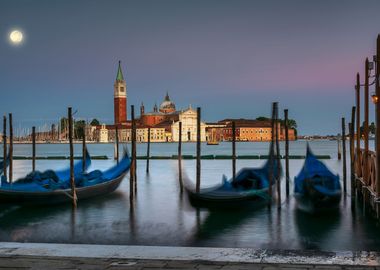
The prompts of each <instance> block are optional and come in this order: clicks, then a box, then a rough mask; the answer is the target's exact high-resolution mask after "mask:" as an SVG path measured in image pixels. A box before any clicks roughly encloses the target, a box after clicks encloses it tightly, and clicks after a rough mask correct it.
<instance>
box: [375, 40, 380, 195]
mask: <svg viewBox="0 0 380 270" xmlns="http://www.w3.org/2000/svg"><path fill="white" fill-rule="evenodd" d="M376 45H377V50H376V65H377V67H376V96H377V98H378V101H377V102H376V127H377V128H376V147H375V148H376V168H377V170H376V195H377V196H378V197H379V196H380V103H379V99H380V82H379V80H380V35H378V36H377V44H376Z"/></svg>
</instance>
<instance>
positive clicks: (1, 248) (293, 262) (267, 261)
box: [0, 243, 380, 270]
mask: <svg viewBox="0 0 380 270" xmlns="http://www.w3.org/2000/svg"><path fill="white" fill-rule="evenodd" d="M0 269H39V270H43V269H81V270H82V269H83V270H88V269H94V270H97V269H111V270H122V269H144V270H148V269H151V270H153V269H222V270H239V269H241V270H244V269H252V270H256V269H260V270H271V269H273V270H275V269H288V270H289V269H298V270H301V269H347V270H348V269H379V270H380V253H378V252H321V251H313V252H312V251H276V250H262V249H250V248H193V247H157V246H115V245H75V244H39V243H38V244H31V243H0Z"/></svg>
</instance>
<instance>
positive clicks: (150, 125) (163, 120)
mask: <svg viewBox="0 0 380 270" xmlns="http://www.w3.org/2000/svg"><path fill="white" fill-rule="evenodd" d="M127 108H128V107H127V84H126V81H125V79H124V75H123V72H122V69H121V63H120V61H119V65H118V70H117V75H116V80H115V83H114V123H112V124H105V123H103V124H99V125H91V124H85V133H86V140H88V141H94V142H101V143H107V142H113V141H115V138H116V136H115V135H116V130H118V132H119V134H118V137H119V140H120V141H122V142H127V141H130V140H131V137H132V136H131V127H132V122H131V120H128V119H127V115H128V114H127ZM66 122H67V119H66ZM180 122H181V123H182V141H183V142H194V141H196V139H197V112H196V110H194V109H193V108H192V107H191V106H188V108H186V109H180V110H178V109H177V108H176V105H175V103H174V102H173V101H172V100H171V99H170V97H169V94H168V93H166V95H165V97H164V100H163V101H162V103H161V104H160V106H157V104H155V105H154V107H153V108H152V110H151V111H148V112H147V111H146V110H145V106H144V104H141V106H140V110H139V114H138V116H137V117H136V133H137V136H136V139H137V141H138V142H147V141H148V134H149V130H150V141H151V142H178V141H179V123H180ZM232 122H235V131H236V132H235V134H236V140H237V141H270V140H271V136H272V129H271V123H270V121H268V120H266V121H259V120H253V119H224V120H221V121H218V122H215V123H209V122H204V121H201V125H200V126H201V141H202V142H206V141H207V142H208V141H212V142H215V141H231V140H232ZM67 125H68V123H66V124H63V122H62V121H60V123H59V124H58V125H55V124H53V125H52V126H51V130H49V131H40V130H39V131H37V133H36V138H37V141H49V142H54V141H66V140H67V139H68V130H67ZM276 128H277V130H278V134H279V139H280V140H284V139H285V130H284V127H283V126H281V124H280V123H278V124H277V126H276ZM45 130H46V129H45ZM76 130H77V129H76V128H74V133H75V131H76ZM81 130H82V132H83V129H81ZM74 135H75V138H80V137H81V136H80V135H78V134H74ZM31 137H32V136H31V134H30V133H27V135H26V136H25V137H20V138H18V140H20V141H30V140H31ZM1 139H2V138H0V140H1ZM289 139H290V140H295V139H296V131H295V130H294V129H289ZM16 140H17V139H16Z"/></svg>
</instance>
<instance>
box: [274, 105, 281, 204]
mask: <svg viewBox="0 0 380 270" xmlns="http://www.w3.org/2000/svg"><path fill="white" fill-rule="evenodd" d="M274 105H275V119H276V127H275V130H276V133H275V134H276V136H275V139H276V187H277V208H278V209H280V208H281V181H280V180H281V179H280V175H281V167H280V162H281V160H280V143H279V134H278V131H279V124H280V122H279V121H278V102H275V103H274Z"/></svg>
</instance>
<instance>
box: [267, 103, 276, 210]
mask: <svg viewBox="0 0 380 270" xmlns="http://www.w3.org/2000/svg"><path fill="white" fill-rule="evenodd" d="M274 118H275V105H274V103H272V118H271V143H270V150H269V176H268V177H269V188H268V196H269V201H268V207H269V208H270V207H271V205H272V183H273V180H274V174H273V169H274V160H273V159H274V143H275V142H274V140H275V135H274V132H275V121H274Z"/></svg>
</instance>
